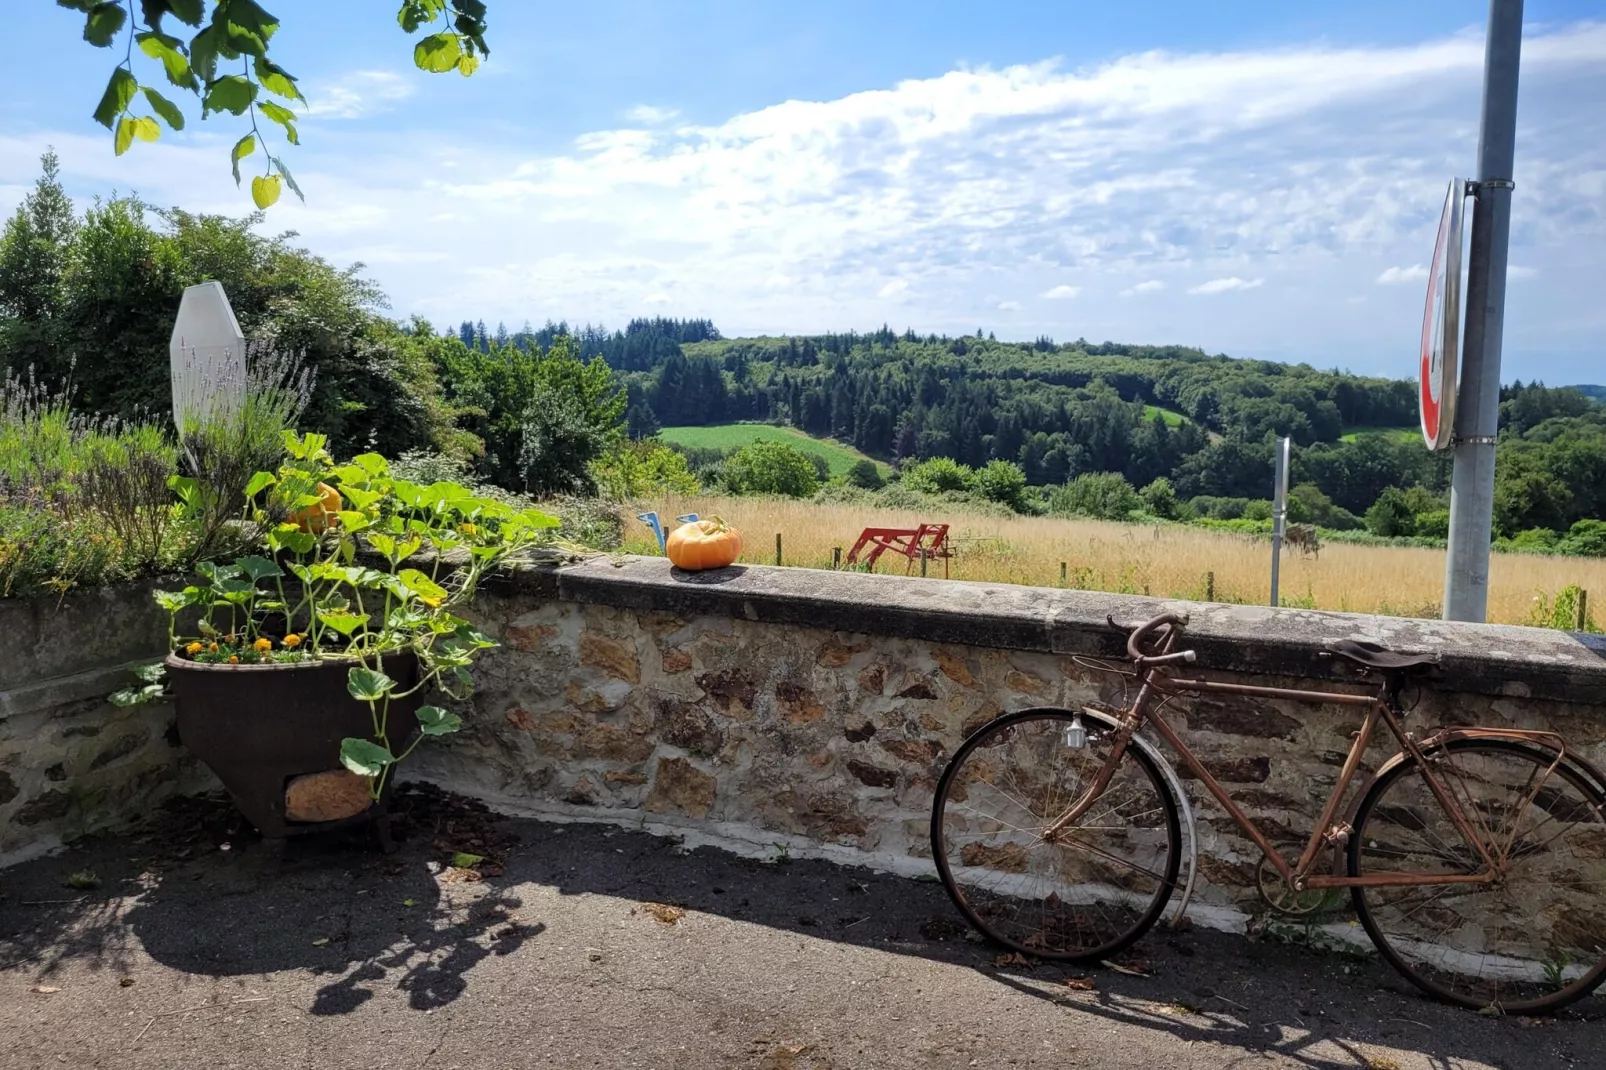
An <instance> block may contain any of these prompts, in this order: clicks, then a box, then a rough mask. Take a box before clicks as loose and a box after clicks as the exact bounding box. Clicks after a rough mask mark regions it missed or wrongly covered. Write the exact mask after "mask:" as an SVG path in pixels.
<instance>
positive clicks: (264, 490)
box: [112, 431, 558, 799]
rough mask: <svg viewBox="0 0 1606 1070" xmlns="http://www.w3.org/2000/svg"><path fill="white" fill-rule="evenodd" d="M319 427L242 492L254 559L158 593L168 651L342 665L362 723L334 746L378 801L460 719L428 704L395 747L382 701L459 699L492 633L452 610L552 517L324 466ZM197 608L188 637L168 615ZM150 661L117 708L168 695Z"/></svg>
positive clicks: (377, 462) (454, 490)
mask: <svg viewBox="0 0 1606 1070" xmlns="http://www.w3.org/2000/svg"><path fill="white" fill-rule="evenodd" d="M325 444H326V439H325V437H324V436H322V435H317V434H308V435H306V436H297V435H296V434H295V433H294V432H289V431H287V432H285V446H286V450H287V453H288V458H287V459H286V461H285V462H284V464H282V465H281V466H280V467H279V469H278V471H277V472H274V473H269V472H258V473H256V474H255V475H254V476H253V477H252V478H251V481H250V483H249V484H248V485H247V486H246V488H245V492H246V497H247V499H248V500H249V502H250V503H251V507H250V509H249V517H250V520H249V522H250V523H251V524H252V525H253V526H254V529H255V531H256V533H257V536H258V538H259V540H260V549H261V551H262V552H261V553H256V554H248V555H246V556H243V557H240V558H239V559H237V560H235V561H232V562H228V563H211V562H204V563H202V564H201V565H199V566H197V573H198V574H199V577H200V580H201V582H198V583H195V584H192V585H190V586H187V587H185V588H183V589H182V590H180V591H158V592H156V595H155V597H156V601H157V604H158V605H160V606H161V607H162V608H163V609H164V610H166V611H167V613H168V622H169V623H168V637H169V641H170V644H171V648H172V650H173V651H174V653H175V656H177V657H179V658H182V659H186V660H190V661H196V662H202V663H209V664H227V665H234V664H263V663H269V662H290V661H306V660H311V659H341V660H345V661H349V662H350V663H351V667H350V670H349V672H348V674H347V685H346V686H347V691H348V692H349V693H350V694H351V696H352V697H353V698H355V699H357V700H358V701H360V702H364V703H366V704H367V705H368V708H369V711H370V712H371V714H372V721H373V732H372V735H371V736H369V737H367V738H347V739H344V740H342V741H341V746H340V761H341V763H342V764H343V765H344V766H345V767H346V768H347V769H349V770H351V771H352V772H353V773H356V774H358V775H359V776H363V777H367V778H368V780H369V786H370V792H371V794H372V796H373V797H374V798H375V799H378V798H379V797H380V795H381V793H382V792H383V790H384V787H385V782H386V780H387V778H388V776H389V774H390V770H391V768H392V767H393V766H394V765H395V764H396V763H397V762H399V761H401V760H402V759H404V758H406V757H407V756H408V755H409V754H410V753H412V750H413V747H415V746H417V744H418V741H419V740H421V739H423V738H424V737H425V736H439V735H445V734H447V733H450V732H455V731H456V730H457V729H458V728H459V727H460V726H461V724H462V720H461V718H460V717H459V716H458V715H457V714H455V713H452V712H449V711H448V710H446V709H444V708H442V707H440V706H433V705H429V706H422V707H420V708H419V709H418V711H417V720H418V725H419V729H420V735H419V736H418V737H417V738H415V739H414V740H413V741H412V743H411V744H409V745H408V746H407V747H406V749H404V750H402V751H401V752H400V753H397V751H396V748H395V747H394V746H393V745H392V742H391V739H390V735H389V727H390V725H389V710H390V704H391V703H392V702H393V701H395V700H398V699H403V698H406V697H408V696H410V695H413V694H415V693H419V692H422V693H425V694H428V693H430V692H431V691H435V692H438V693H440V694H442V695H444V696H446V697H447V698H448V699H450V700H453V701H457V702H462V701H465V700H466V699H467V698H468V697H469V694H470V691H471V686H472V680H471V677H470V676H469V672H468V669H469V666H470V665H471V664H472V662H473V659H474V657H475V656H476V655H477V654H478V652H479V651H481V650H484V649H486V648H487V647H491V646H494V645H495V643H493V642H492V640H490V639H489V638H487V637H486V636H485V635H483V634H482V633H481V632H479V631H478V630H477V629H475V628H474V627H473V626H472V625H471V624H469V622H468V621H466V620H464V619H463V618H462V617H460V616H458V615H457V614H456V612H455V610H457V609H458V608H460V607H461V606H463V605H464V604H465V603H467V602H468V601H469V600H470V599H471V598H472V597H473V596H474V593H475V591H476V590H477V588H478V586H479V584H480V582H481V580H482V579H483V578H484V576H485V575H486V574H487V573H489V572H491V571H493V570H495V569H496V568H497V567H498V566H499V565H501V564H502V563H503V562H505V561H506V560H507V559H508V558H509V557H511V556H512V555H515V554H517V553H519V552H521V551H523V550H526V549H528V548H529V547H531V546H532V545H534V544H535V543H537V542H538V541H541V540H542V539H543V532H546V531H548V530H550V529H553V528H556V527H557V526H558V520H557V519H556V518H554V517H551V516H548V515H547V514H545V513H542V512H539V511H537V510H533V509H531V510H522V511H521V510H516V509H514V508H512V507H510V506H508V505H506V504H504V503H501V502H497V501H494V500H492V499H488V498H481V497H477V496H475V495H474V494H473V493H472V492H471V491H470V490H468V489H467V488H465V487H462V486H460V485H458V484H455V483H432V484H429V485H428V486H424V485H420V484H417V483H412V482H409V481H407V480H402V479H395V478H392V476H391V475H390V468H389V465H388V464H387V462H386V461H385V459H384V458H383V457H381V456H379V455H378V454H376V453H366V454H363V455H361V456H358V457H355V458H353V459H352V461H351V462H350V463H349V464H344V465H336V464H334V462H333V460H332V459H331V457H330V455H329V453H328V451H327V450H326V449H325ZM190 612H194V613H196V614H198V619H197V620H196V624H195V628H196V630H197V632H198V634H197V635H194V636H181V635H179V634H178V621H179V618H180V615H181V614H182V615H185V617H186V619H187V618H188V615H189V613H190ZM404 654H412V655H413V656H415V657H416V658H417V661H418V674H417V680H416V682H415V683H414V684H412V685H411V686H409V687H406V688H405V690H404V689H402V687H401V685H399V684H398V683H397V681H396V680H394V679H392V677H390V676H389V675H387V674H386V672H385V662H386V659H387V658H395V657H397V656H399V655H404ZM160 669H161V666H160V665H157V666H149V667H146V668H145V669H142V670H140V673H139V675H140V679H141V681H142V684H141V686H139V687H135V688H131V689H129V690H127V691H122V692H118V693H117V694H116V695H113V696H112V701H113V702H114V703H117V704H119V705H132V704H134V703H138V702H146V701H152V700H155V699H157V698H159V697H161V696H162V695H163V694H164V693H165V685H164V682H163V680H162V678H161V675H160V673H159V670H160Z"/></svg>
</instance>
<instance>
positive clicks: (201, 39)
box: [190, 26, 223, 82]
mask: <svg viewBox="0 0 1606 1070" xmlns="http://www.w3.org/2000/svg"><path fill="white" fill-rule="evenodd" d="M222 40H223V35H222V33H221V32H220V31H219V30H218V28H217V27H216V26H208V27H207V28H206V29H204V30H202V31H201V32H200V33H198V34H196V35H195V36H194V37H193V38H191V39H190V67H191V68H192V69H193V70H194V71H195V73H196V74H197V75H198V76H199V77H200V79H201V81H203V82H210V81H211V80H212V78H213V76H214V75H216V74H217V53H218V45H219V43H221V42H222Z"/></svg>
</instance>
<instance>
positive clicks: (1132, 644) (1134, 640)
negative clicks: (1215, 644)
mask: <svg viewBox="0 0 1606 1070" xmlns="http://www.w3.org/2000/svg"><path fill="white" fill-rule="evenodd" d="M1107 619H1108V620H1109V622H1110V624H1111V626H1113V627H1116V628H1119V627H1120V625H1119V624H1116V623H1115V618H1114V617H1110V618H1107ZM1187 624H1188V617H1187V615H1186V614H1182V615H1178V614H1176V613H1162V614H1160V615H1159V616H1158V617H1155V618H1154V619H1153V620H1149V621H1145V622H1144V623H1142V624H1140V625H1138V626H1137V627H1136V628H1133V629H1132V632H1131V634H1129V635H1128V636H1127V638H1126V653H1127V656H1128V657H1130V658H1131V659H1132V663H1133V664H1134V665H1136V666H1137V667H1138V668H1140V669H1141V668H1145V667H1148V666H1151V665H1171V664H1174V663H1176V662H1193V661H1195V660H1197V657H1198V655H1197V654H1195V653H1194V652H1193V651H1192V650H1179V651H1177V652H1176V653H1174V654H1145V653H1144V652H1143V645H1142V644H1143V641H1144V640H1145V639H1147V638H1149V637H1150V636H1151V635H1153V634H1154V633H1155V632H1157V631H1159V630H1160V629H1162V628H1164V629H1166V634H1165V637H1164V638H1163V639H1161V641H1160V644H1159V648H1160V649H1164V648H1165V646H1166V645H1167V644H1168V643H1169V641H1170V639H1171V637H1172V636H1173V635H1175V634H1176V633H1177V632H1178V631H1180V630H1181V629H1182V628H1185V627H1186V626H1187Z"/></svg>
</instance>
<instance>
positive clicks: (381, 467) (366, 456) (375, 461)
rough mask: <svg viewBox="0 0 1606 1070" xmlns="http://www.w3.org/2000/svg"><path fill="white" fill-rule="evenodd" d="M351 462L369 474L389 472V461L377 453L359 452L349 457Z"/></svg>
mask: <svg viewBox="0 0 1606 1070" xmlns="http://www.w3.org/2000/svg"><path fill="white" fill-rule="evenodd" d="M351 463H352V464H354V465H356V466H357V467H358V468H361V469H362V470H363V471H364V472H367V473H368V474H369V475H371V476H385V475H389V474H390V462H389V461H387V460H385V458H384V457H382V456H380V455H379V454H377V453H359V454H357V456H355V457H353V458H352V459H351Z"/></svg>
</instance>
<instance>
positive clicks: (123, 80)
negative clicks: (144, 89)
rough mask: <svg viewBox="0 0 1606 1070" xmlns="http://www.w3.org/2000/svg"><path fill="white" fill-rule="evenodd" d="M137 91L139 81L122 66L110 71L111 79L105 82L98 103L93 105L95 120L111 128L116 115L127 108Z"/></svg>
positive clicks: (108, 128)
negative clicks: (104, 90)
mask: <svg viewBox="0 0 1606 1070" xmlns="http://www.w3.org/2000/svg"><path fill="white" fill-rule="evenodd" d="M137 92H139V82H137V81H136V80H135V79H134V76H133V75H132V74H129V73H128V71H126V70H124V69H123V68H122V67H118V68H117V69H116V70H114V71H112V76H111V80H110V81H108V82H107V83H106V92H104V93H102V94H101V97H100V103H99V104H97V105H95V121H96V122H97V123H99V124H100V125H101V126H104V127H105V128H106V129H107V130H111V129H113V127H114V125H115V121H116V119H117V117H118V116H119V115H121V114H123V112H125V111H127V110H128V105H129V104H130V103H132V102H133V100H134V94H135V93H137Z"/></svg>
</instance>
